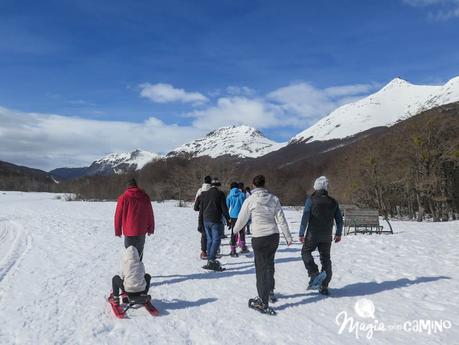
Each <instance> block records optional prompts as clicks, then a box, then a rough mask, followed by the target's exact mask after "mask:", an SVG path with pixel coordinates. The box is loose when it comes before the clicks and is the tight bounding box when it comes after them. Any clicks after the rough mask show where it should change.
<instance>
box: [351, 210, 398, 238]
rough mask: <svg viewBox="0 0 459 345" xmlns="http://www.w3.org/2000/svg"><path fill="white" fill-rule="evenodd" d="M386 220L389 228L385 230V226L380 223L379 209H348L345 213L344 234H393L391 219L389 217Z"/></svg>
mask: <svg viewBox="0 0 459 345" xmlns="http://www.w3.org/2000/svg"><path fill="white" fill-rule="evenodd" d="M384 220H385V221H386V222H387V224H388V225H389V229H388V230H385V229H384V227H383V226H382V225H380V224H379V212H378V210H372V209H347V210H346V212H345V215H344V234H345V235H349V234H351V233H354V234H355V235H357V234H358V233H361V234H373V233H376V234H381V233H383V232H387V233H391V234H393V233H394V232H393V230H392V225H391V224H390V223H389V220H388V219H387V218H385V219H384Z"/></svg>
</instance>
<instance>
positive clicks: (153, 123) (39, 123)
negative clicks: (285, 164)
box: [0, 82, 376, 170]
mask: <svg viewBox="0 0 459 345" xmlns="http://www.w3.org/2000/svg"><path fill="white" fill-rule="evenodd" d="M157 85H167V84H156V86H157ZM144 86H145V87H144V91H145V92H146V93H148V92H147V91H146V90H150V91H151V90H152V88H153V89H154V87H153V86H154V85H151V84H148V85H144ZM375 87H376V84H355V85H344V86H332V87H328V88H323V89H320V88H316V87H314V86H312V85H311V84H309V83H306V82H298V83H296V84H292V85H288V86H286V87H281V88H279V89H277V90H274V91H272V92H270V93H268V94H267V95H264V96H254V95H255V91H253V90H251V89H249V88H245V87H237V88H236V87H231V88H227V89H223V90H225V94H226V96H221V97H220V98H218V99H217V100H216V101H215V102H212V103H210V101H209V103H208V104H201V107H200V108H194V110H193V108H190V111H189V112H187V113H185V114H183V116H184V117H185V118H188V120H189V121H188V122H191V123H190V124H188V125H177V124H171V123H165V122H164V121H162V120H161V119H159V118H156V117H150V118H148V119H147V120H145V121H144V122H142V123H133V122H123V121H102V120H97V119H83V118H79V117H69V116H62V115H54V114H42V113H25V112H19V111H14V110H11V109H8V108H2V107H1V106H0V160H4V161H7V162H12V163H16V164H23V165H26V166H32V167H37V168H41V169H45V170H49V169H52V168H56V167H62V166H87V165H88V164H90V163H91V162H92V161H94V160H95V159H98V158H100V157H101V156H103V155H105V154H108V153H111V152H129V151H132V150H133V149H135V148H140V149H143V150H148V151H153V152H157V153H165V152H168V151H169V150H172V149H174V148H175V147H177V146H180V145H182V144H184V143H186V142H188V141H190V140H193V139H196V138H199V137H202V136H203V135H205V134H206V133H207V132H208V131H210V130H214V129H216V128H218V127H221V126H227V125H241V124H244V125H249V126H253V127H256V128H260V129H266V128H276V130H278V131H279V133H280V132H281V131H282V130H285V129H287V128H289V130H291V129H292V128H298V130H304V129H305V128H306V127H307V126H309V125H311V124H312V123H313V122H314V121H316V120H318V119H320V118H321V117H323V116H326V115H327V114H328V113H329V112H330V111H332V110H333V109H335V108H336V107H338V106H340V105H342V104H344V103H347V102H350V101H355V100H356V99H358V98H361V97H363V96H365V95H366V94H367V93H369V92H370V91H372V89H374V88H375ZM165 89H166V90H168V89H172V90H178V89H175V88H173V87H172V86H170V88H168V87H166V88H165ZM174 92H175V91H174ZM174 92H172V94H174ZM153 93H154V92H153ZM153 93H151V94H150V96H151V97H153ZM228 93H233V94H235V95H229V94H228ZM154 94H155V97H159V94H161V92H157V93H154ZM172 94H168V95H167V96H166V93H162V96H161V97H160V98H157V99H158V100H159V99H160V100H161V102H163V101H166V99H167V100H168V101H172V100H175V101H178V100H179V99H181V101H182V102H183V101H185V99H186V100H187V102H191V106H194V105H195V104H196V102H198V100H201V101H202V100H203V99H205V100H207V98H202V97H203V96H202V95H201V94H199V93H188V92H185V91H183V90H181V92H178V93H175V96H173V95H172ZM187 95H188V96H187ZM190 95H195V96H190ZM196 95H201V96H202V97H199V96H196ZM144 97H147V96H144ZM192 100H193V101H192Z"/></svg>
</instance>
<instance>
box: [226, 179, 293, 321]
mask: <svg viewBox="0 0 459 345" xmlns="http://www.w3.org/2000/svg"><path fill="white" fill-rule="evenodd" d="M253 186H254V188H255V189H254V190H253V191H252V195H251V196H250V197H249V198H247V199H246V200H245V201H244V204H243V205H242V208H241V211H240V212H239V217H238V219H237V222H236V225H235V226H234V232H235V233H237V232H238V231H240V230H242V229H243V228H244V226H245V225H246V224H247V222H248V221H249V219H252V248H253V252H254V254H255V271H256V278H257V291H258V297H256V298H254V299H250V300H249V305H250V306H251V307H252V308H254V309H257V310H259V311H261V312H263V313H268V314H275V312H274V310H273V309H272V308H270V307H269V300H270V298H271V301H272V302H274V300H275V298H274V292H273V291H274V284H275V282H274V256H275V254H276V250H277V247H278V246H279V230H280V232H282V234H283V235H284V237H285V240H286V241H287V245H288V246H290V245H291V244H292V235H291V234H290V230H289V227H288V224H287V220H286V219H285V215H284V212H283V211H282V207H281V204H280V202H279V198H278V197H276V196H275V195H273V194H271V193H270V192H268V190H266V188H265V177H264V176H263V175H258V176H255V177H254V178H253Z"/></svg>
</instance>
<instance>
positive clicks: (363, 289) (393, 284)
mask: <svg viewBox="0 0 459 345" xmlns="http://www.w3.org/2000/svg"><path fill="white" fill-rule="evenodd" d="M443 279H451V278H450V277H445V276H436V277H419V278H416V279H414V280H410V279H407V278H402V279H398V280H389V281H384V282H381V283H377V282H364V283H354V284H349V285H346V286H343V287H342V288H340V289H330V291H331V295H330V296H329V297H325V296H323V295H320V294H319V293H317V294H314V295H311V294H309V295H306V296H307V298H305V299H303V300H302V301H299V302H295V303H287V304H283V305H281V306H279V307H278V308H276V310H283V309H287V308H291V307H297V306H300V305H303V304H309V303H315V302H317V301H320V300H322V299H324V298H341V297H358V296H367V295H374V294H377V293H380V292H384V291H390V290H394V289H399V288H405V287H410V286H412V285H416V284H422V283H431V282H434V281H438V280H443ZM294 297H298V294H296V295H291V296H289V295H284V296H282V295H279V298H294Z"/></svg>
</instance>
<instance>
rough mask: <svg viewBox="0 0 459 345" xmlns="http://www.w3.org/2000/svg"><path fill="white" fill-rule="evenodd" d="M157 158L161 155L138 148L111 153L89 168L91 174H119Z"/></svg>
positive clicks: (136, 168)
mask: <svg viewBox="0 0 459 345" xmlns="http://www.w3.org/2000/svg"><path fill="white" fill-rule="evenodd" d="M159 158H161V156H160V155H158V154H156V153H153V152H148V151H142V150H138V149H137V150H135V151H132V152H128V153H111V154H109V155H107V156H104V157H102V158H100V159H98V160H96V161H94V162H93V163H92V164H91V165H90V167H89V169H90V170H91V174H92V175H105V174H111V173H116V174H121V173H123V172H126V171H129V170H140V169H142V168H143V167H144V166H145V165H146V164H148V163H150V162H152V161H154V160H156V159H159Z"/></svg>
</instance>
